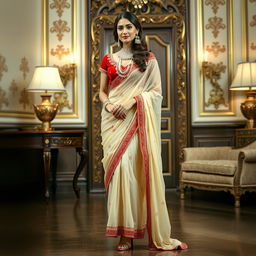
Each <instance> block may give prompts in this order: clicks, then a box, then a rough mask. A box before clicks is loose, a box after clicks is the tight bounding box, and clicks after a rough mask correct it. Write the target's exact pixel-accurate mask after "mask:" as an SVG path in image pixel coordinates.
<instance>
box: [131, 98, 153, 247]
mask: <svg viewBox="0 0 256 256" xmlns="http://www.w3.org/2000/svg"><path fill="white" fill-rule="evenodd" d="M134 98H135V100H136V102H137V119H138V127H139V141H140V150H141V154H142V159H143V168H144V172H145V179H146V199H147V229H148V240H149V241H148V247H149V248H150V249H155V248H156V247H155V245H154V243H153V239H152V219H151V218H152V215H151V200H150V177H149V154H148V146H147V137H146V126H145V123H146V121H145V109H144V102H143V98H142V96H141V95H139V96H136V97H134Z"/></svg>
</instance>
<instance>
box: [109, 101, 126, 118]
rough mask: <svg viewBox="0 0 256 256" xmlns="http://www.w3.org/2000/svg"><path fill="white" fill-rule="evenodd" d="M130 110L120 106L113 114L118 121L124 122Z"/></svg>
mask: <svg viewBox="0 0 256 256" xmlns="http://www.w3.org/2000/svg"><path fill="white" fill-rule="evenodd" d="M127 112H128V110H127V109H126V108H125V107H124V106H123V105H118V107H117V108H116V109H115V110H114V111H113V112H112V114H113V115H114V117H115V118H116V119H121V120H124V119H125V118H126V115H127Z"/></svg>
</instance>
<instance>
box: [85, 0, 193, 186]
mask: <svg viewBox="0 0 256 256" xmlns="http://www.w3.org/2000/svg"><path fill="white" fill-rule="evenodd" d="M130 4H131V3H130V2H129V1H106V2H105V1H101V0H95V1H92V5H91V6H92V8H91V14H92V21H91V24H92V25H91V45H92V54H91V86H90V90H89V93H90V94H91V95H90V99H91V103H90V104H91V107H90V109H91V113H90V115H91V121H90V123H91V127H90V129H91V134H90V136H91V141H92V143H91V146H92V154H91V157H92V159H91V161H92V166H91V169H92V171H93V174H92V175H93V177H92V180H93V182H94V183H102V182H103V170H102V165H101V159H102V153H101V152H102V150H101V136H100V129H99V127H100V121H101V120H100V119H101V117H100V116H101V115H100V113H101V103H100V100H99V86H98V83H99V72H98V69H99V62H100V48H101V47H100V43H101V42H100V40H101V29H102V28H103V27H104V26H108V27H109V26H113V23H114V20H115V17H116V14H117V13H120V12H121V11H123V10H127V9H128V10H130V9H129V8H131V7H130ZM147 5H148V6H149V7H150V10H151V12H150V14H145V12H144V9H143V8H141V9H137V10H136V13H137V15H138V17H139V19H140V21H141V23H142V26H143V25H144V24H153V25H154V24H155V25H156V24H165V25H167V26H168V25H169V26H173V27H175V28H176V29H175V31H176V34H175V37H176V42H177V45H176V47H177V48H176V49H177V52H176V54H175V55H176V56H177V61H176V67H175V73H176V75H177V79H176V87H177V95H176V96H177V99H178V105H177V113H178V114H177V120H176V121H177V127H179V129H178V131H177V147H178V149H177V151H178V152H177V158H178V159H179V158H180V157H181V152H182V148H184V147H185V146H186V145H187V134H188V132H187V129H188V127H187V122H188V121H187V118H188V117H187V106H186V104H187V101H186V100H187V96H186V95H187V93H186V90H187V82H186V75H187V69H186V41H185V35H186V31H185V15H184V13H185V10H186V8H185V1H182V0H181V1H171V0H169V1H154V0H152V1H148V4H147ZM149 7H148V8H149ZM167 11H169V12H170V13H167ZM134 12H135V10H134Z"/></svg>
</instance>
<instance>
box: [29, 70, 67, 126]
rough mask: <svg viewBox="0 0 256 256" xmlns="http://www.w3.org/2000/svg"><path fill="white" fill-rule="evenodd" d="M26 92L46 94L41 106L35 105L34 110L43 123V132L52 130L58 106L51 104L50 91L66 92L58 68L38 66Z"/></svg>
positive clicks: (42, 95)
mask: <svg viewBox="0 0 256 256" xmlns="http://www.w3.org/2000/svg"><path fill="white" fill-rule="evenodd" d="M26 90H27V91H29V92H44V94H41V98H42V102H41V104H39V105H34V110H35V113H36V116H37V117H38V119H39V120H40V121H42V130H44V131H50V130H52V127H51V121H52V120H53V119H54V118H55V116H56V113H57V110H58V104H52V103H51V101H50V99H51V95H49V94H48V91H50V92H63V91H65V88H64V87H63V84H62V82H61V79H60V74H59V71H58V68H57V67H52V66H37V67H36V68H35V71H34V75H33V78H32V81H31V83H30V84H29V86H28V88H27V89H26Z"/></svg>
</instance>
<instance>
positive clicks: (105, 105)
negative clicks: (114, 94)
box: [103, 100, 111, 112]
mask: <svg viewBox="0 0 256 256" xmlns="http://www.w3.org/2000/svg"><path fill="white" fill-rule="evenodd" d="M108 104H111V102H110V100H106V101H104V102H103V108H104V109H105V110H106V111H107V112H109V111H108V110H107V108H106V107H107V105H108Z"/></svg>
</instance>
